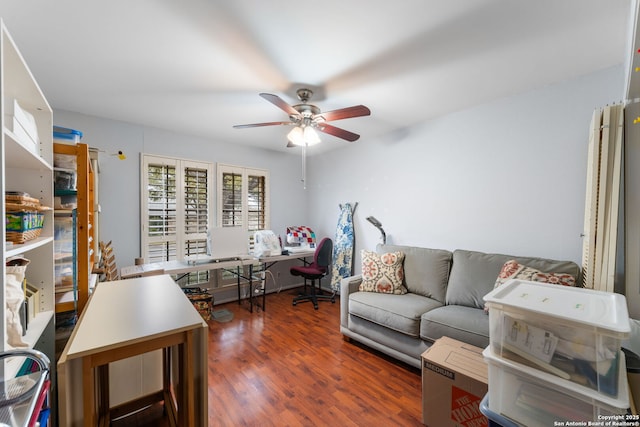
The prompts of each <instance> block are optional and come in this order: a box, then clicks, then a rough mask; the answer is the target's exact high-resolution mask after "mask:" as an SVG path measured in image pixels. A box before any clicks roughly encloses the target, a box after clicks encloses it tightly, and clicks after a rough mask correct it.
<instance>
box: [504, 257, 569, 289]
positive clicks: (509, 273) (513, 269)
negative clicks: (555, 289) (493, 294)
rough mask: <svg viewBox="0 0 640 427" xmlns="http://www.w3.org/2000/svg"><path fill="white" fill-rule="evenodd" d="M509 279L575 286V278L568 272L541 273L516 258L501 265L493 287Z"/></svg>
mask: <svg viewBox="0 0 640 427" xmlns="http://www.w3.org/2000/svg"><path fill="white" fill-rule="evenodd" d="M509 279H521V280H528V281H530V282H543V283H551V284H554V285H563V286H575V285H576V279H575V277H573V276H572V275H571V274H568V273H543V272H542V271H538V270H536V269H535V268H531V267H527V266H526V265H522V264H520V263H519V262H518V261H516V260H513V259H512V260H511V261H507V262H505V263H504V265H503V266H502V270H500V274H498V279H497V280H496V283H495V285H494V286H493V287H494V288H497V287H498V286H500V285H502V284H504V283H505V282H506V281H507V280H509Z"/></svg>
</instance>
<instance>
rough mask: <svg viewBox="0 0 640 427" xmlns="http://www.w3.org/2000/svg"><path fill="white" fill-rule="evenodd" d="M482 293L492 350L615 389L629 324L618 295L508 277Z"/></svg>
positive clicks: (592, 386) (587, 385)
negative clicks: (621, 352)
mask: <svg viewBox="0 0 640 427" xmlns="http://www.w3.org/2000/svg"><path fill="white" fill-rule="evenodd" d="M484 299H485V301H486V303H487V307H488V309H489V327H490V331H489V342H490V347H491V350H492V352H493V354H494V355H496V356H498V357H501V358H504V359H509V360H512V361H515V362H517V363H519V364H521V365H523V366H529V367H532V368H536V369H539V370H541V371H543V372H546V373H550V374H553V375H554V376H556V377H558V378H562V379H563V380H564V381H567V382H573V383H575V384H576V386H578V387H579V388H581V389H584V390H595V391H597V392H600V393H603V394H605V395H608V396H617V395H618V389H619V386H620V384H619V381H618V371H619V370H618V365H619V362H620V361H619V353H620V346H621V343H622V340H623V339H625V338H626V337H627V336H628V335H629V333H630V330H631V329H630V324H629V315H628V312H627V304H626V299H625V297H624V296H623V295H620V294H614V293H609V292H601V291H594V290H590V289H582V288H572V287H566V286H558V285H550V284H545V283H539V282H527V281H522V280H510V281H508V282H507V283H505V284H504V285H502V286H500V287H499V288H496V289H494V290H493V291H491V292H490V293H488V294H487V295H485V297H484ZM584 390H583V392H585V391H584Z"/></svg>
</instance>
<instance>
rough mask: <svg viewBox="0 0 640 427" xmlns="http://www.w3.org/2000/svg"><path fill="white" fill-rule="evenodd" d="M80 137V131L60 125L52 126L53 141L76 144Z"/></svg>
mask: <svg viewBox="0 0 640 427" xmlns="http://www.w3.org/2000/svg"><path fill="white" fill-rule="evenodd" d="M81 139H82V132H80V131H79V130H75V129H69V128H64V127H61V126H54V127H53V141H54V142H60V143H63V144H77V143H78V142H80V140H81Z"/></svg>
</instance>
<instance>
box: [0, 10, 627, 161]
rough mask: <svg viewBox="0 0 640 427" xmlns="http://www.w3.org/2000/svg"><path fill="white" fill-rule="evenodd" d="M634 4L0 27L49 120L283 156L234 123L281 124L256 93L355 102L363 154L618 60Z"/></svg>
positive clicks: (49, 16) (87, 14)
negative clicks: (185, 137)
mask: <svg viewBox="0 0 640 427" xmlns="http://www.w3.org/2000/svg"><path fill="white" fill-rule="evenodd" d="M632 1H633V0H535V1H528V0H455V1H453V0H397V1H389V0H348V1H347V0H323V1H321V2H291V1H285V0H269V1H266V0H228V1H223V0H182V1H176V0H135V1H131V0H110V1H102V2H97V1H86V0H56V1H51V0H20V1H16V0H0V17H2V18H3V20H4V22H5V25H6V26H7V28H8V29H9V32H10V33H11V34H12V36H13V38H14V40H15V42H16V44H17V45H18V47H19V49H20V50H21V51H22V54H23V56H24V57H25V60H26V61H27V63H28V64H29V66H30V68H31V71H32V72H33V74H34V76H35V78H36V79H37V80H38V82H39V83H40V86H41V88H42V90H43V92H44V93H45V96H46V97H47V98H48V100H49V102H50V104H51V105H52V107H53V108H54V109H63V110H68V111H75V112H81V113H85V114H89V115H95V116H100V117H106V118H110V119H116V120H123V121H127V122H132V123H138V124H143V125H148V126H153V127H158V128H163V129H169V130H173V131H176V132H179V133H185V134H192V135H197V136H204V137H206V138H211V139H213V140H216V141H227V142H229V143H234V144H248V145H255V146H259V147H263V148H268V149H274V150H285V146H286V136H285V135H286V133H287V131H288V128H286V127H281V126H274V127H261V128H253V129H233V128H232V125H234V124H244V123H255V122H263V121H280V120H286V119H287V116H286V114H285V113H284V112H283V111H282V110H280V109H278V108H276V107H275V106H274V105H272V104H270V103H268V102H267V101H265V100H264V99H262V98H260V97H259V96H258V93H260V92H269V93H274V94H276V95H279V96H281V97H282V98H284V99H285V100H286V101H287V102H290V103H296V101H297V100H296V99H295V96H294V92H295V88H298V87H300V86H302V85H309V86H311V87H312V88H317V89H318V94H317V95H319V96H314V98H313V99H312V101H313V102H314V103H315V104H316V105H317V106H318V107H320V108H321V109H322V110H323V111H328V110H333V109H337V108H342V107H348V106H352V105H357V104H364V105H366V106H368V107H369V108H370V109H371V112H372V113H371V116H370V117H363V118H355V119H348V120H342V121H339V122H332V124H334V125H335V126H339V127H342V128H344V129H347V130H349V131H352V132H355V133H359V134H361V135H362V137H361V139H360V140H359V141H358V142H355V143H356V144H361V143H366V140H367V139H371V138H374V137H377V136H381V135H384V134H389V133H393V132H395V131H397V130H398V129H402V128H405V127H407V126H411V125H414V124H416V123H419V122H422V121H425V120H429V119H431V118H434V117H437V116H439V115H443V114H447V113H450V112H452V111H457V110H461V109H463V108H467V107H470V106H473V105H477V104H480V103H485V102H488V101H491V100H494V99H497V98H501V97H505V96H509V95H512V94H514V93H518V92H523V91H527V90H530V89H532V88H536V87H540V86H543V85H547V84H550V83H554V82H558V81H562V80H566V79H571V78H573V77H576V76H579V75H583V74H588V73H591V72H593V71H596V70H599V69H603V68H607V67H611V66H614V65H619V64H624V63H625V61H626V60H627V58H626V57H627V56H628V52H629V49H630V47H629V43H628V40H627V39H628V38H629V34H630V29H629V26H630V25H631V22H632V20H631V9H632V4H631V3H632ZM623 87H624V82H621V91H622V89H623ZM63 125H64V124H63ZM322 137H323V140H324V141H325V143H324V144H320V146H319V147H320V148H318V149H317V150H319V151H316V152H320V151H323V150H327V149H332V148H336V147H340V146H342V145H343V144H348V143H347V142H342V140H340V139H337V138H335V137H332V136H328V135H323V136H322ZM313 148H314V149H315V148H316V147H313Z"/></svg>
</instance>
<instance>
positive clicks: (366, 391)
mask: <svg viewBox="0 0 640 427" xmlns="http://www.w3.org/2000/svg"><path fill="white" fill-rule="evenodd" d="M295 295H296V293H294V292H292V291H284V292H282V293H280V294H270V295H268V296H267V301H266V310H265V311H262V310H260V311H258V312H256V311H255V310H254V312H253V313H250V312H249V310H248V305H247V304H246V303H243V304H242V305H238V304H237V303H229V304H224V305H217V306H215V308H214V310H220V309H227V310H229V311H231V312H232V313H233V320H231V321H230V322H227V323H221V322H218V321H215V320H211V321H210V322H209V426H328V425H331V426H337V425H339V426H400V425H401V426H422V404H421V377H420V371H419V370H418V369H415V368H412V367H409V366H406V365H404V364H401V363H399V362H396V361H394V360H392V359H389V358H386V357H385V356H383V355H381V354H379V353H377V352H374V351H372V350H370V349H368V348H365V347H362V346H360V345H358V344H355V343H353V342H345V341H344V340H343V338H342V335H341V334H340V302H339V300H336V303H335V304H332V303H330V302H328V301H321V302H320V303H319V305H320V306H319V309H318V310H314V309H313V305H311V304H310V303H299V304H298V305H297V306H295V307H294V306H292V304H291V300H292V298H293V296H295ZM156 413H157V411H156ZM146 417H147V418H148V417H153V413H150V414H147V415H146ZM132 421H133V420H129V422H127V423H126V424H124V423H123V424H119V425H161V424H159V423H158V421H157V420H156V421H153V420H149V419H146V420H145V415H144V414H140V418H139V420H138V421H135V422H132ZM114 425H115V424H114Z"/></svg>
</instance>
